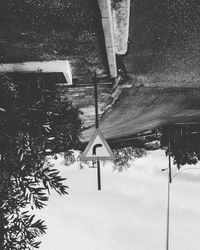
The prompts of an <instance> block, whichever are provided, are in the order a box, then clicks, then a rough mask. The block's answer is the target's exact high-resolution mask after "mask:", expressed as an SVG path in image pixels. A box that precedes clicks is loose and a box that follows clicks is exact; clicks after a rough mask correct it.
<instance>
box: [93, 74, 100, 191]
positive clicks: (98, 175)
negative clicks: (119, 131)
mask: <svg viewBox="0 0 200 250" xmlns="http://www.w3.org/2000/svg"><path fill="white" fill-rule="evenodd" d="M94 98H95V126H96V129H97V128H98V127H99V120H98V93H97V81H96V72H95V73H94ZM97 182H98V190H101V169H100V161H99V160H97Z"/></svg>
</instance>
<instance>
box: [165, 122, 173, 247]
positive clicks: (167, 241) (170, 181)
mask: <svg viewBox="0 0 200 250" xmlns="http://www.w3.org/2000/svg"><path fill="white" fill-rule="evenodd" d="M170 136H171V133H170V127H169V146H168V151H169V152H168V153H169V174H168V191H167V192H168V195H167V196H168V197H167V237H166V250H169V212H170V185H171V183H172V176H171V144H170Z"/></svg>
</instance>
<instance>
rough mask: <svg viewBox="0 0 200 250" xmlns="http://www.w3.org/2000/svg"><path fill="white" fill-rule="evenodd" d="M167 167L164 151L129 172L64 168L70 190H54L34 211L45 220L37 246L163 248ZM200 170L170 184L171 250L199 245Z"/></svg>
mask: <svg viewBox="0 0 200 250" xmlns="http://www.w3.org/2000/svg"><path fill="white" fill-rule="evenodd" d="M58 164H59V163H58ZM167 166H168V160H167V158H166V157H165V155H164V152H163V151H155V152H152V153H150V154H149V155H148V156H147V157H144V158H141V159H138V160H136V161H135V162H134V163H133V167H132V168H131V169H129V170H128V171H124V172H122V173H117V172H113V171H112V167H111V166H109V164H107V165H106V166H104V167H103V166H102V168H101V170H102V171H101V174H102V175H101V176H102V191H97V183H96V169H92V168H85V169H83V170H80V169H79V168H78V167H65V166H64V165H62V164H61V163H60V164H59V166H58V167H59V169H60V170H61V172H62V174H63V176H65V177H67V181H66V184H67V185H68V186H69V187H70V188H69V195H67V196H64V197H60V196H59V195H57V194H55V193H52V195H51V199H50V201H49V203H48V206H47V207H46V208H45V209H43V210H41V212H38V218H43V219H45V220H46V223H47V225H48V231H47V235H45V236H44V237H42V239H41V240H42V244H41V247H40V249H41V250H66V249H67V250H161V249H163V250H164V249H165V244H166V206H167V171H165V172H162V171H161V169H162V168H165V167H167ZM199 190H200V171H198V170H196V171H195V170H194V171H193V172H192V171H190V172H188V171H186V172H185V173H181V174H180V175H178V176H177V177H176V179H175V180H174V182H173V184H172V186H171V209H170V250H188V249H191V250H199V247H200V237H199V232H200V196H199Z"/></svg>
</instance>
